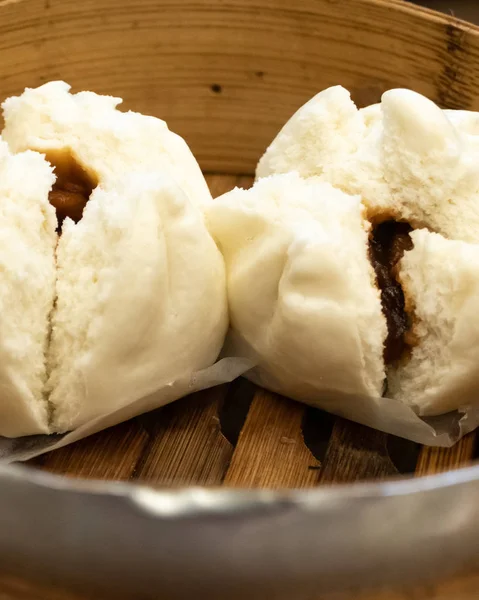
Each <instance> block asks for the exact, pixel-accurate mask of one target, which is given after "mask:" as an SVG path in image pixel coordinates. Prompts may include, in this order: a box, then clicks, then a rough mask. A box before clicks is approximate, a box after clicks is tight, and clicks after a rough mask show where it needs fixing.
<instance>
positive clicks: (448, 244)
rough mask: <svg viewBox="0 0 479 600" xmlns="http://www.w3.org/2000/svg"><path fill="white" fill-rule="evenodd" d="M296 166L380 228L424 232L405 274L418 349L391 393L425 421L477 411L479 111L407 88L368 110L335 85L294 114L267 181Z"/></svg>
mask: <svg viewBox="0 0 479 600" xmlns="http://www.w3.org/2000/svg"><path fill="white" fill-rule="evenodd" d="M295 170H296V171H299V172H300V173H301V174H302V175H303V176H304V177H319V179H320V180H321V181H326V182H329V183H331V184H333V185H334V186H335V187H337V188H338V189H341V190H343V191H344V192H347V193H350V194H359V195H361V198H362V202H363V204H364V206H365V207H366V217H367V219H368V220H370V221H371V222H373V223H374V222H375V221H382V220H386V219H390V218H393V219H396V220H402V221H408V222H409V223H411V224H412V225H413V227H415V228H416V231H414V232H413V233H412V239H413V242H414V248H413V249H412V250H411V251H409V252H406V254H405V256H404V257H403V259H402V261H401V262H400V265H399V270H398V273H399V277H400V280H401V283H402V286H403V289H404V293H405V298H406V304H407V309H408V312H409V314H410V316H411V318H412V321H413V334H414V336H415V340H414V342H415V343H414V345H413V347H412V349H411V354H410V358H407V357H405V359H404V360H402V361H400V363H399V364H396V365H393V366H390V367H389V368H388V369H387V379H388V395H389V396H392V397H393V398H396V399H399V400H401V401H403V402H405V403H406V404H410V405H413V406H415V407H417V409H418V410H419V412H420V414H422V415H437V414H441V413H443V412H447V411H450V410H455V409H457V408H459V407H461V406H467V405H468V404H473V403H475V404H477V397H478V394H479V375H478V374H477V373H478V372H479V318H478V316H477V305H478V302H479V114H478V113H473V112H468V111H452V110H446V111H443V110H441V109H440V108H439V107H437V106H436V105H435V104H434V103H433V102H431V101H430V100H428V99H427V98H425V97H423V96H421V95H420V94H417V93H415V92H412V91H410V90H405V89H396V90H390V91H388V92H386V93H384V94H383V96H382V99H381V103H380V104H376V105H373V106H370V107H367V108H364V109H361V110H358V109H357V108H356V107H355V105H354V103H353V102H352V100H351V98H350V96H349V93H348V92H347V91H346V90H345V89H344V88H341V87H334V88H330V89H328V90H325V91H324V92H321V93H320V94H318V95H317V96H315V97H314V98H313V99H312V100H310V101H309V102H308V103H307V104H305V105H304V106H303V107H302V108H300V109H299V110H298V111H297V112H296V114H295V115H293V117H291V119H290V120H289V121H288V122H287V123H286V125H285V126H284V127H283V129H282V130H281V131H280V132H279V134H278V135H277V137H276V138H275V139H274V140H273V142H272V143H271V145H270V146H269V148H268V149H267V151H266V152H265V154H264V156H263V157H262V158H261V160H260V161H259V164H258V167H257V172H256V175H257V178H258V179H259V180H260V181H261V178H262V177H266V176H270V175H271V174H274V173H285V172H289V171H295ZM426 228H427V229H426ZM431 232H436V233H431Z"/></svg>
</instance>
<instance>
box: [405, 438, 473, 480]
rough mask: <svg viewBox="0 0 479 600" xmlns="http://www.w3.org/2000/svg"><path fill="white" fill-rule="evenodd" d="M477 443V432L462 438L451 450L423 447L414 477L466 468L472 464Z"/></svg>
mask: <svg viewBox="0 0 479 600" xmlns="http://www.w3.org/2000/svg"><path fill="white" fill-rule="evenodd" d="M476 442H477V432H476V431H473V432H471V433H469V434H467V435H466V436H464V437H463V438H462V439H461V440H459V442H457V444H455V445H454V446H453V447H452V448H431V447H428V446H423V447H422V449H421V451H420V453H419V457H418V461H417V466H416V476H419V477H420V476H421V475H433V474H434V473H441V472H443V471H449V470H451V469H459V468H461V467H467V466H468V465H470V464H471V463H472V460H473V458H474V451H475V448H476Z"/></svg>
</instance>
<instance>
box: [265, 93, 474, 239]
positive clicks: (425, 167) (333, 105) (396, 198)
mask: <svg viewBox="0 0 479 600" xmlns="http://www.w3.org/2000/svg"><path fill="white" fill-rule="evenodd" d="M288 171H298V172H300V173H301V174H302V175H303V176H305V177H309V176H320V177H321V179H322V180H324V181H328V182H329V183H331V184H333V185H334V186H336V187H338V188H339V189H341V190H343V191H345V192H346V193H349V194H360V195H361V196H362V198H363V201H364V203H365V205H366V207H367V208H368V216H369V218H370V219H372V220H374V219H379V220H381V219H384V218H400V219H401V220H407V221H409V222H411V223H412V224H413V225H414V226H415V227H427V228H429V229H431V230H433V231H436V232H438V233H441V234H443V235H444V236H445V237H448V238H452V239H460V240H463V241H468V242H479V200H478V198H479V118H478V115H477V114H476V113H471V112H467V111H443V110H441V109H440V108H438V107H437V106H436V105H435V104H434V103H433V102H432V101H430V100H428V99H427V98H425V97H424V96H421V95H420V94H417V93H416V92H413V91H411V90H405V89H396V90H390V91H388V92H385V93H384V94H383V96H382V101H381V103H380V104H377V105H373V106H370V107H367V108H365V109H361V110H358V109H357V108H356V107H355V105H354V103H353V102H352V100H351V98H350V96H349V92H347V91H346V90H345V89H344V88H341V87H339V86H338V87H333V88H330V89H327V90H325V91H323V92H321V93H320V94H318V95H317V96H315V97H314V98H313V99H312V100H310V101H309V102H308V103H306V104H305V105H304V106H303V107H302V108H300V109H299V110H298V111H297V112H296V113H295V115H293V117H291V119H290V120H289V121H288V122H287V123H286V125H285V126H284V127H283V129H282V130H281V131H280V132H279V134H278V135H277V137H276V138H275V139H274V140H273V142H272V143H271V145H270V146H269V148H268V149H267V150H266V152H265V154H264V156H263V157H262V158H261V160H260V161H259V164H258V167H257V171H256V175H257V177H258V178H260V177H264V176H267V175H270V174H273V173H285V172H288Z"/></svg>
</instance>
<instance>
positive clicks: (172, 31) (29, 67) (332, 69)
mask: <svg viewBox="0 0 479 600" xmlns="http://www.w3.org/2000/svg"><path fill="white" fill-rule="evenodd" d="M478 61H479V35H478V31H477V29H476V28H474V27H473V26H468V25H464V24H461V23H459V22H458V21H455V20H454V19H452V18H450V17H447V16H442V15H439V14H433V13H431V12H428V11H427V10H426V9H421V8H417V7H415V6H412V5H409V4H406V3H404V2H402V1H400V0H388V1H386V0H341V1H335V0H301V2H291V1H290V0H261V1H259V0H228V1H224V0H214V1H212V0H194V1H191V0H177V1H175V0H170V1H168V0H164V1H159V0H139V1H138V2H135V3H131V2H127V1H124V0H85V1H82V2H79V1H78V0H3V1H2V2H0V81H1V84H2V87H1V92H2V94H1V95H2V96H3V97H5V96H7V95H10V94H13V93H18V92H20V91H21V90H22V89H23V88H24V87H25V86H36V85H38V84H41V83H42V82H45V81H47V80H49V79H59V78H61V79H65V80H66V81H68V82H70V83H71V84H72V85H73V87H74V89H85V88H90V89H94V90H95V91H98V92H103V93H109V94H113V95H115V94H116V95H121V96H123V97H124V98H125V105H126V107H128V108H130V107H133V108H134V109H135V110H139V111H141V112H146V113H150V114H155V115H161V116H162V118H164V119H166V120H167V121H168V122H169V123H170V124H171V127H172V128H173V129H175V130H177V131H178V132H179V133H180V134H182V135H184V136H185V137H186V138H187V140H188V142H189V143H190V145H191V147H192V149H193V151H194V152H195V153H196V155H197V156H198V158H199V160H200V163H201V165H202V167H203V168H204V169H206V170H208V171H214V172H224V173H251V172H252V171H253V169H254V166H255V163H256V161H257V159H258V157H259V155H260V154H261V152H262V151H263V150H264V148H265V146H266V145H267V143H268V141H270V140H271V138H272V136H273V135H274V133H275V132H276V131H277V129H278V127H279V126H280V125H281V124H282V123H283V122H284V121H285V119H286V118H287V117H288V116H289V115H290V114H291V113H292V112H293V111H294V110H296V109H297V108H298V107H299V106H300V105H301V104H302V103H303V102H304V101H306V100H307V99H308V98H309V97H311V96H312V95H313V94H314V93H316V92H317V91H318V90H320V89H322V88H324V87H327V86H330V85H333V84H337V83H340V84H342V85H344V86H345V87H347V88H349V89H350V90H351V91H352V95H353V98H354V100H356V101H357V102H358V103H359V104H360V105H364V104H368V103H371V102H376V101H377V100H379V98H380V95H381V93H382V92H383V91H384V90H386V89H388V88H391V87H397V86H406V87H412V88H414V89H415V90H417V91H419V92H421V93H423V94H426V95H427V96H429V97H430V98H432V99H433V100H435V101H437V102H439V103H440V104H441V105H443V106H445V107H450V108H457V107H461V108H469V109H474V108H476V109H477V108H479V100H478V90H479V78H478V77H479V76H478V69H477V64H478Z"/></svg>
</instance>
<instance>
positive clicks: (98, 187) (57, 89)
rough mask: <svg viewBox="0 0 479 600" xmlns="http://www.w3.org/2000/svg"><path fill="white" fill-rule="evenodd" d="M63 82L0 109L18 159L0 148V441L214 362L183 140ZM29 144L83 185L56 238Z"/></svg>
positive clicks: (43, 169)
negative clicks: (78, 203) (84, 192)
mask: <svg viewBox="0 0 479 600" xmlns="http://www.w3.org/2000/svg"><path fill="white" fill-rule="evenodd" d="M68 90H69V86H68V85H67V84H65V83H63V82H52V83H49V84H46V85H44V86H41V87H40V88H38V89H27V90H26V91H25V92H24V94H22V95H21V96H19V97H15V98H9V99H8V100H6V101H5V103H4V104H3V107H4V117H5V130H4V136H5V140H6V141H7V142H8V145H9V147H10V149H11V151H12V152H17V153H18V152H20V153H19V154H16V155H13V156H10V155H9V149H8V146H7V144H3V145H2V146H1V147H0V150H1V156H0V216H1V218H2V219H3V223H2V226H1V227H0V262H1V264H2V265H3V267H2V273H1V275H0V283H1V285H0V303H1V305H0V306H1V308H2V309H3V310H2V313H1V315H7V316H3V317H1V316H0V355H1V356H2V358H3V360H2V364H1V365H0V387H1V388H2V396H1V401H0V435H9V436H17V435H24V434H33V433H40V432H46V431H60V432H63V431H67V430H70V429H74V428H76V427H79V426H80V425H82V424H84V423H86V422H87V421H89V420H91V419H93V418H96V417H98V416H101V415H104V414H106V413H108V412H112V411H114V410H116V409H118V408H121V407H122V406H124V405H126V404H127V403H129V402H131V401H134V400H136V399H139V398H141V397H142V396H143V395H146V394H149V393H151V392H154V391H156V390H158V389H159V388H161V387H162V386H167V385H169V384H170V383H172V382H174V381H175V380H177V379H178V378H183V377H186V378H187V377H189V376H190V375H193V374H194V373H195V372H196V371H197V370H199V369H202V368H204V367H208V366H210V365H212V364H213V363H214V362H215V360H216V358H217V356H218V354H219V352H220V350H221V347H222V345H223V341H224V337H225V333H226V330H227V326H228V314H227V298H226V284H225V270H224V261H223V258H222V256H221V254H220V252H219V250H218V248H217V247H216V245H215V243H214V241H213V239H212V237H211V235H210V234H209V232H208V230H207V228H206V225H205V220H204V214H203V208H204V207H205V206H207V205H208V204H210V203H211V195H210V193H209V191H208V186H207V184H206V181H205V179H204V177H203V175H202V173H201V171H200V168H199V166H198V164H197V162H196V160H195V158H194V157H193V155H192V153H191V151H190V150H189V148H188V146H187V145H186V143H185V142H184V140H183V139H182V138H180V137H179V136H177V135H176V134H174V133H172V132H170V131H169V130H168V128H167V126H166V124H165V123H164V122H163V121H161V120H159V119H156V118H153V117H147V116H143V115H140V114H137V113H132V112H128V113H121V112H119V111H118V110H116V108H115V107H116V105H117V104H118V103H119V102H120V100H119V99H117V98H110V97H106V96H98V95H96V94H93V93H91V92H81V93H79V94H75V95H72V94H70V93H69V91H68ZM24 150H28V151H26V152H23V151H24ZM31 150H37V151H38V152H41V153H43V154H45V155H46V158H47V159H48V160H49V161H50V162H51V163H52V164H53V166H54V167H55V170H56V172H57V174H58V175H59V177H60V178H64V179H66V180H68V177H69V176H72V177H73V173H74V172H75V170H76V171H78V170H80V171H83V172H84V173H85V174H86V175H87V176H88V178H89V179H90V180H91V183H92V186H93V188H94V189H93V192H92V194H91V196H90V200H89V201H88V203H87V205H86V208H85V209H84V211H83V217H82V218H81V220H80V221H79V222H78V223H76V224H75V223H74V222H73V221H72V220H70V219H68V218H67V219H66V220H65V221H64V222H63V227H62V234H61V237H58V235H57V234H56V232H55V228H56V226H57V219H56V215H55V210H54V208H53V207H52V206H51V205H50V204H49V202H48V193H49V191H50V190H51V188H52V185H53V183H54V181H55V176H54V174H53V172H52V167H51V165H50V164H49V163H48V162H47V160H45V157H44V156H42V155H41V154H38V153H35V152H32V151H31ZM67 182H68V181H67ZM62 185H63V184H62ZM57 240H58V244H57ZM55 247H56V249H55Z"/></svg>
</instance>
